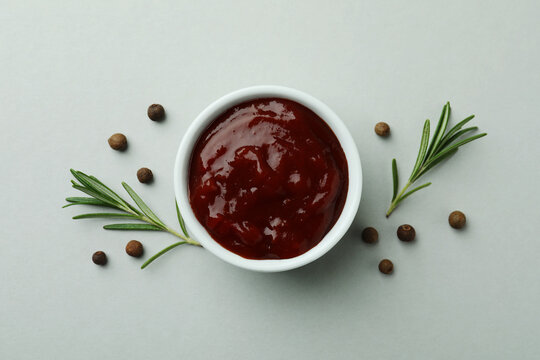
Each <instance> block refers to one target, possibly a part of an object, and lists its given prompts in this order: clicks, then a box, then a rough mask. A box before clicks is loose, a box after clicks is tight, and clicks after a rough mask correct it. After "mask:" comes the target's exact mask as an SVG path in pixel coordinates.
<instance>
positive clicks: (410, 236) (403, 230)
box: [397, 224, 416, 241]
mask: <svg viewBox="0 0 540 360" xmlns="http://www.w3.org/2000/svg"><path fill="white" fill-rule="evenodd" d="M415 236H416V231H414V228H413V227H412V226H411V225H408V224H405V225H401V226H400V227H398V229H397V237H398V238H399V240H401V241H413V240H414V237H415Z"/></svg>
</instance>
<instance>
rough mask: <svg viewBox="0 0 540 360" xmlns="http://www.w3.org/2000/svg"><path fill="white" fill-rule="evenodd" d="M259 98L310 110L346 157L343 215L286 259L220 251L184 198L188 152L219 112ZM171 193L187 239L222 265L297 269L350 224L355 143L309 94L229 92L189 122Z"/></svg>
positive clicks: (356, 179) (355, 194) (271, 89)
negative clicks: (316, 239) (289, 102)
mask: <svg viewBox="0 0 540 360" xmlns="http://www.w3.org/2000/svg"><path fill="white" fill-rule="evenodd" d="M259 98H284V99H289V100H293V101H296V102H298V103H300V104H302V105H304V106H306V107H307V108H309V109H311V110H312V111H313V112H315V113H316V114H317V115H319V116H320V117H321V119H323V120H324V121H325V122H326V123H327V124H328V126H330V128H331V129H332V131H333V132H334V134H335V135H336V137H337V138H338V140H339V142H340V144H341V147H342V149H343V152H344V153H345V157H346V158H347V165H348V172H349V181H348V183H349V188H348V190H347V198H346V200H345V205H344V206H343V211H342V212H341V215H340V216H339V219H338V220H337V221H336V223H335V224H334V226H333V227H332V229H330V231H329V232H328V233H327V234H326V235H325V236H324V238H323V239H322V240H321V241H320V242H319V243H318V244H317V245H316V246H315V247H313V248H312V249H310V250H309V251H307V252H305V253H303V254H301V255H299V256H296V257H294V258H290V259H278V260H254V259H246V258H244V257H241V256H239V255H237V254H235V253H233V252H231V251H229V250H227V249H225V248H224V247H222V246H221V245H220V244H219V243H217V242H216V241H215V240H214V239H213V238H212V237H211V236H210V235H209V234H208V232H207V231H206V229H205V228H204V227H203V226H202V225H201V223H199V221H198V220H197V218H196V217H195V214H194V213H193V210H192V208H191V205H190V202H189V198H188V186H189V179H188V176H189V166H190V162H191V155H192V151H193V148H194V146H195V143H196V142H197V140H198V139H199V136H201V134H202V133H203V132H204V130H206V128H207V127H208V126H209V125H210V124H211V123H212V121H214V120H215V119H216V118H217V117H218V116H219V115H221V114H222V113H223V112H224V111H226V110H228V109H230V108H231V107H233V106H234V105H237V104H240V103H242V102H245V101H249V100H253V99H259ZM174 191H175V194H176V199H177V200H178V207H179V208H180V212H181V213H182V216H183V217H184V221H185V223H186V227H187V229H188V231H189V234H190V236H191V237H192V238H193V239H195V240H197V241H199V242H200V243H201V245H202V246H203V247H204V248H205V249H207V250H208V251H210V252H211V253H213V254H214V255H216V256H217V257H219V258H221V259H222V260H224V261H226V262H229V263H231V264H233V265H236V266H239V267H241V268H245V269H249V270H255V271H264V272H276V271H285V270H290V269H294V268H298V267H300V266H303V265H306V264H308V263H310V262H312V261H314V260H316V259H318V258H319V257H321V256H322V255H324V254H325V253H326V252H328V251H329V250H330V249H331V248H332V247H333V246H334V245H335V244H336V243H337V242H338V241H339V240H340V239H341V238H342V237H343V235H345V232H347V230H348V229H349V227H350V226H351V224H352V222H353V220H354V217H355V215H356V212H357V210H358V206H359V204H360V196H361V193H362V167H361V164H360V156H359V155H358V150H357V148H356V144H355V143H354V140H353V138H352V136H351V134H350V132H349V130H347V128H346V126H345V124H344V123H343V122H342V121H341V119H340V118H339V117H338V116H337V115H336V114H335V113H334V112H333V111H332V110H331V109H330V108H329V107H328V106H327V105H326V104H324V103H323V102H321V101H320V100H318V99H316V98H314V97H313V96H311V95H308V94H306V93H303V92H301V91H298V90H295V89H291V88H287V87H283V86H273V85H262V86H253V87H248V88H244V89H240V90H237V91H234V92H232V93H230V94H227V95H225V96H223V97H221V98H220V99H218V100H216V101H214V102H213V103H212V104H210V105H209V106H208V107H207V108H206V109H204V111H203V112H201V113H200V114H199V116H197V118H196V119H195V120H194V121H193V122H192V123H191V125H190V126H189V127H188V129H187V131H186V133H185V134H184V136H183V138H182V141H181V142H180V147H179V148H178V153H177V155H176V163H175V168H174Z"/></svg>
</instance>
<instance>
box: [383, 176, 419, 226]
mask: <svg viewBox="0 0 540 360" xmlns="http://www.w3.org/2000/svg"><path fill="white" fill-rule="evenodd" d="M412 183H413V182H411V181H410V180H409V181H407V184H405V187H404V188H403V189H402V190H401V191H400V193H399V194H398V195H397V196H396V198H395V199H394V201H392V203H391V204H390V207H389V208H388V211H387V212H386V217H389V216H390V214H391V213H392V211H394V209H395V208H396V207H397V205H398V203H399V201H400V199H401V197H402V196H403V194H405V191H407V189H408V188H409V186H411V185H412Z"/></svg>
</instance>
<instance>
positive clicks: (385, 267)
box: [379, 259, 394, 275]
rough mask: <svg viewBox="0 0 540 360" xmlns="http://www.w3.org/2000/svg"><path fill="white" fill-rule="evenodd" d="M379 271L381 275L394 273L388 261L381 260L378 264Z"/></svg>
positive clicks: (392, 266) (392, 265)
mask: <svg viewBox="0 0 540 360" xmlns="http://www.w3.org/2000/svg"><path fill="white" fill-rule="evenodd" d="M379 271H380V272H382V273H383V274H386V275H388V274H391V273H392V271H394V264H392V262H391V261H390V260H388V259H382V260H381V262H380V263H379Z"/></svg>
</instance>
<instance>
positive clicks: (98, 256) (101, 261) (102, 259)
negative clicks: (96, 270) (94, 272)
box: [92, 251, 107, 266]
mask: <svg viewBox="0 0 540 360" xmlns="http://www.w3.org/2000/svg"><path fill="white" fill-rule="evenodd" d="M92 261H93V262H94V264H96V265H102V266H103V265H105V264H107V255H106V254H105V253H104V252H103V251H96V252H95V253H94V255H92Z"/></svg>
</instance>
